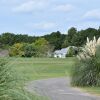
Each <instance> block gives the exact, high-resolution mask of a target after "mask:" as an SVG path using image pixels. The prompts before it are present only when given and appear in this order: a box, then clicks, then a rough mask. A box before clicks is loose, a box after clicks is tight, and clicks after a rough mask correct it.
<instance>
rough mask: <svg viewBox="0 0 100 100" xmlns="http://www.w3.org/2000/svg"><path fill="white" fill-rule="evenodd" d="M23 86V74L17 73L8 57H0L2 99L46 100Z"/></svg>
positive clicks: (0, 99) (0, 94)
mask: <svg viewBox="0 0 100 100" xmlns="http://www.w3.org/2000/svg"><path fill="white" fill-rule="evenodd" d="M22 83H23V84H22ZM23 86H25V84H24V79H22V76H20V75H19V74H18V73H17V72H16V73H15V71H14V70H13V69H12V68H11V67H10V63H9V62H8V61H7V60H6V59H0V100H46V99H43V98H42V97H41V98H42V99H41V98H40V97H37V96H34V95H32V94H30V93H28V92H26V91H25V89H24V87H23Z"/></svg>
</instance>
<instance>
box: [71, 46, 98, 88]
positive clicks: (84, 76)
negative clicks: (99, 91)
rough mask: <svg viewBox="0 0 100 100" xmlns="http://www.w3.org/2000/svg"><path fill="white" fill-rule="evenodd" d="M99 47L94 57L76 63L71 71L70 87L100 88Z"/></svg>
mask: <svg viewBox="0 0 100 100" xmlns="http://www.w3.org/2000/svg"><path fill="white" fill-rule="evenodd" d="M99 51H100V47H98V49H97V50H96V56H93V57H91V58H85V59H81V60H80V61H78V62H77V63H76V64H75V65H76V66H75V68H74V69H73V70H72V82H71V83H72V85H74V86H100V52H99Z"/></svg>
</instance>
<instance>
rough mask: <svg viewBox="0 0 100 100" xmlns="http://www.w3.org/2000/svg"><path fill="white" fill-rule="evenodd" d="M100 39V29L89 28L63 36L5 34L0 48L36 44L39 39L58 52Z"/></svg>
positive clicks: (55, 34) (58, 34) (0, 37)
mask: <svg viewBox="0 0 100 100" xmlns="http://www.w3.org/2000/svg"><path fill="white" fill-rule="evenodd" d="M94 36H96V38H98V37H100V28H99V29H95V28H88V29H85V30H81V31H77V29H76V28H74V27H72V28H70V29H69V30H68V33H66V34H62V33H61V32H59V31H57V32H52V33H51V34H48V35H44V36H28V35H22V34H13V33H3V34H1V35H0V47H5V46H8V47H9V46H12V45H14V44H15V43H29V44H32V43H35V42H36V41H37V40H38V39H40V38H44V39H45V40H46V41H48V43H49V45H50V46H52V48H53V50H58V49H61V48H65V47H68V46H78V47H80V46H83V45H84V44H85V43H86V38H87V37H89V38H90V39H92V38H93V37H94Z"/></svg>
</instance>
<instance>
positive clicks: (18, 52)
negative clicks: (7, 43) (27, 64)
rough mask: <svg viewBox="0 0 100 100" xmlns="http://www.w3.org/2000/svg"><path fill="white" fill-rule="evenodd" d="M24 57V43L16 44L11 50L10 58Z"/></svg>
mask: <svg viewBox="0 0 100 100" xmlns="http://www.w3.org/2000/svg"><path fill="white" fill-rule="evenodd" d="M22 55H24V52H23V44H22V43H16V44H14V45H13V46H12V47H11V48H10V50H9V56H22Z"/></svg>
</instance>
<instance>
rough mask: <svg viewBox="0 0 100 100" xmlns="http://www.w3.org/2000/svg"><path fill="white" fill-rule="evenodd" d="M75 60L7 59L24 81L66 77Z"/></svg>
mask: <svg viewBox="0 0 100 100" xmlns="http://www.w3.org/2000/svg"><path fill="white" fill-rule="evenodd" d="M74 63H75V58H66V59H59V58H9V65H10V66H11V67H12V68H13V69H14V70H15V71H16V72H17V74H18V75H20V76H21V77H23V78H24V79H25V80H27V81H30V80H36V79H45V78H52V77H67V76H69V74H70V69H71V68H72V67H73V66H74Z"/></svg>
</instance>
